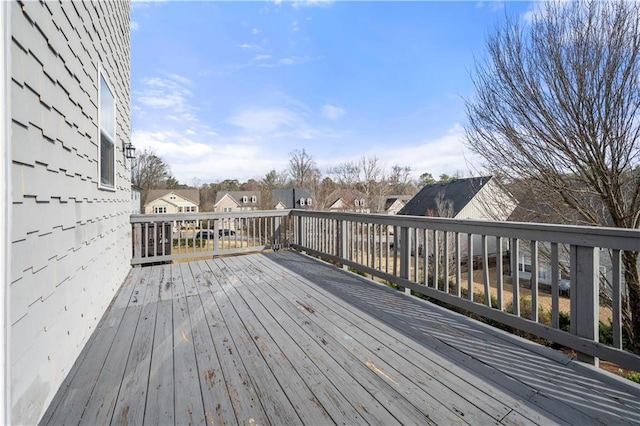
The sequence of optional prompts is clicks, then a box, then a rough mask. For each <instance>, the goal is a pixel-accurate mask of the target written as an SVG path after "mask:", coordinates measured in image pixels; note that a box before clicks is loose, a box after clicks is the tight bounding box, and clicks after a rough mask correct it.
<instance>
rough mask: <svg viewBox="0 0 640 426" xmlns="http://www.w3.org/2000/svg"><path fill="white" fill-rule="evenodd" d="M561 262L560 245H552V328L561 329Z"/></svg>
mask: <svg viewBox="0 0 640 426" xmlns="http://www.w3.org/2000/svg"><path fill="white" fill-rule="evenodd" d="M559 280H560V261H559V253H558V243H551V326H552V327H553V328H556V329H557V328H560V288H559V286H558V281H559Z"/></svg>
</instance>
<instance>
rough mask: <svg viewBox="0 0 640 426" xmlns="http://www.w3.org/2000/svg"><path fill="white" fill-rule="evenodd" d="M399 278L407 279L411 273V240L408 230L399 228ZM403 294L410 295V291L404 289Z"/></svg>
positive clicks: (403, 227)
mask: <svg viewBox="0 0 640 426" xmlns="http://www.w3.org/2000/svg"><path fill="white" fill-rule="evenodd" d="M399 245H400V247H399V249H400V278H405V279H409V275H410V271H411V238H409V228H408V227H406V226H402V227H400V242H399ZM404 292H405V293H407V294H411V289H408V288H405V289H404Z"/></svg>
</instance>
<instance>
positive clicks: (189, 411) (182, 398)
mask: <svg viewBox="0 0 640 426" xmlns="http://www.w3.org/2000/svg"><path fill="white" fill-rule="evenodd" d="M190 277H191V273H190V272H189V273H188V274H185V275H182V269H181V264H176V265H171V281H172V282H173V380H174V401H175V402H174V410H175V414H174V415H175V417H174V421H175V423H176V424H184V425H186V424H189V425H192V424H204V423H206V419H205V415H204V402H203V401H202V392H201V391H200V382H199V380H198V365H197V363H196V351H195V347H194V343H193V329H192V326H191V317H190V315H189V307H188V305H187V296H186V292H185V287H186V286H185V284H184V282H185V280H189V279H190Z"/></svg>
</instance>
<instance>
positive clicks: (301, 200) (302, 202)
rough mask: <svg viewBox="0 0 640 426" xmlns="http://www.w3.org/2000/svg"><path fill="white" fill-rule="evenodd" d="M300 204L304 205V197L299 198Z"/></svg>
mask: <svg viewBox="0 0 640 426" xmlns="http://www.w3.org/2000/svg"><path fill="white" fill-rule="evenodd" d="M300 205H301V206H304V198H300Z"/></svg>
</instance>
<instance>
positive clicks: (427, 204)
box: [398, 176, 491, 217]
mask: <svg viewBox="0 0 640 426" xmlns="http://www.w3.org/2000/svg"><path fill="white" fill-rule="evenodd" d="M489 180H491V176H484V177H478V178H467V179H456V180H454V181H452V182H447V183H434V184H432V185H427V186H425V187H424V188H422V189H421V190H420V192H418V193H417V194H416V195H415V196H414V197H413V198H412V199H411V200H409V202H408V203H407V204H406V205H405V206H404V207H403V208H402V209H401V210H400V211H399V212H398V214H404V215H410V216H438V204H437V199H438V196H439V195H440V194H442V197H443V198H444V199H445V200H447V201H451V203H453V217H455V216H457V215H458V213H460V211H461V210H462V209H463V208H464V207H465V206H466V205H467V204H468V203H469V201H471V200H472V199H473V197H475V196H476V194H477V193H478V191H480V189H481V188H482V187H483V186H484V185H486V184H487V182H489Z"/></svg>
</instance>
